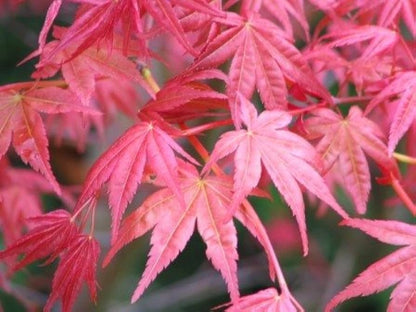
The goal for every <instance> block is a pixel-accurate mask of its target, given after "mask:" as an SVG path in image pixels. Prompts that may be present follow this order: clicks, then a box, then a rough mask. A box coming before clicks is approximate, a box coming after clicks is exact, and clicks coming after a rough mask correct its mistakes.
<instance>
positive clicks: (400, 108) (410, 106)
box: [365, 71, 416, 155]
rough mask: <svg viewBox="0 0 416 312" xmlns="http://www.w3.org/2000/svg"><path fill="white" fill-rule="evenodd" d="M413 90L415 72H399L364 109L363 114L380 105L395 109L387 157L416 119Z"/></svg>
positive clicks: (415, 86)
mask: <svg viewBox="0 0 416 312" xmlns="http://www.w3.org/2000/svg"><path fill="white" fill-rule="evenodd" d="M415 88H416V71H404V72H399V73H397V74H396V75H394V76H393V77H392V80H391V81H390V83H389V84H388V85H387V86H386V87H385V88H384V89H383V90H381V92H380V93H378V94H377V95H376V96H375V97H374V98H373V99H372V100H371V102H370V103H369V104H368V106H367V108H366V111H365V113H369V112H370V111H371V110H372V109H374V108H375V107H376V106H378V105H380V104H382V103H383V105H390V106H392V107H396V110H395V113H394V114H393V118H392V122H391V126H390V134H389V142H388V152H389V155H391V154H392V153H393V151H394V149H395V148H396V146H397V144H398V142H399V140H400V139H401V138H402V137H403V135H404V134H405V133H406V131H407V130H408V129H409V127H410V126H411V124H412V122H413V120H414V119H415V117H416V105H415V95H414V93H415V90H416V89H415Z"/></svg>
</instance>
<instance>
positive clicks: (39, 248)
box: [0, 209, 78, 271]
mask: <svg viewBox="0 0 416 312" xmlns="http://www.w3.org/2000/svg"><path fill="white" fill-rule="evenodd" d="M28 221H29V222H30V223H32V224H33V225H34V226H33V228H32V229H31V230H30V231H29V232H28V233H27V234H25V235H24V236H23V237H22V238H20V239H18V240H17V241H16V242H14V243H13V244H12V245H11V246H9V247H8V248H7V249H5V250H3V251H0V259H4V258H6V257H10V256H15V255H19V254H25V256H24V257H23V258H22V259H21V260H20V261H19V262H18V263H17V264H16V265H14V266H13V268H12V271H17V270H19V269H21V268H23V267H24V266H26V265H28V264H30V263H32V262H33V261H36V260H39V259H42V258H46V257H47V256H49V259H48V261H47V262H52V261H53V260H54V259H55V258H56V257H58V256H59V254H60V253H61V252H62V251H64V250H65V249H66V248H68V246H69V245H70V244H71V242H72V241H73V239H74V238H75V236H76V234H77V233H78V229H77V227H76V226H75V224H74V223H73V222H72V221H71V215H70V214H69V213H68V212H67V211H65V210H62V209H60V210H55V211H52V212H49V213H47V214H44V215H40V216H37V217H33V218H30V219H29V220H28Z"/></svg>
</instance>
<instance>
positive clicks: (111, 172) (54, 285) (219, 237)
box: [0, 0, 416, 312]
mask: <svg viewBox="0 0 416 312" xmlns="http://www.w3.org/2000/svg"><path fill="white" fill-rule="evenodd" d="M32 2H33V1H32ZM45 2H46V1H42V3H45ZM46 4H47V5H49V7H48V9H45V10H44V11H45V12H44V24H43V27H42V28H41V30H40V31H39V36H38V40H37V43H36V45H37V47H36V49H35V51H32V53H30V54H29V55H28V56H27V57H26V58H25V59H23V60H22V63H25V62H27V61H29V60H32V61H33V60H36V64H35V66H34V68H33V72H32V74H31V77H32V79H33V80H32V81H24V82H12V81H10V82H9V83H7V84H5V85H3V86H0V229H1V231H2V241H3V243H4V249H3V250H2V251H0V260H1V261H2V262H3V263H4V267H3V269H4V272H0V281H1V283H0V287H1V288H2V289H4V291H6V292H9V293H13V291H12V286H11V284H9V283H8V279H11V278H12V277H11V275H12V273H14V272H15V271H17V270H20V269H22V268H23V267H26V266H27V265H30V264H32V263H33V262H38V261H46V262H44V264H50V263H52V262H54V261H56V260H58V265H57V269H56V272H55V275H54V277H53V280H52V281H51V293H50V296H49V299H48V300H47V301H46V300H45V301H46V302H45V305H44V311H52V309H53V307H54V305H55V304H56V303H57V302H58V301H60V302H61V306H62V310H63V311H64V312H69V311H73V310H74V305H75V302H76V300H77V298H78V295H79V293H80V291H81V289H82V286H83V284H86V286H87V287H88V289H89V292H90V297H91V300H92V301H94V302H96V301H97V298H98V292H97V288H98V289H99V288H100V287H97V285H98V284H100V281H99V278H98V281H97V276H99V275H97V268H100V269H98V270H101V266H103V267H106V266H107V265H108V264H109V263H110V262H111V261H112V259H113V258H115V257H116V254H118V252H119V251H120V250H121V249H123V248H124V247H125V246H126V245H127V244H130V243H131V242H132V241H133V240H136V239H138V238H140V237H142V236H144V235H145V234H146V233H148V232H151V238H150V245H151V247H150V251H149V255H148V260H147V263H146V267H145V269H144V272H143V275H142V276H141V278H140V279H139V282H138V284H137V287H136V290H135V291H134V292H133V295H132V299H131V301H132V302H135V301H137V300H139V299H140V298H141V297H142V295H143V294H144V293H145V291H146V290H147V289H148V287H149V286H150V285H151V283H152V282H153V281H154V280H155V279H156V278H157V277H158V276H159V274H161V273H162V271H163V270H165V269H166V267H168V266H169V265H171V263H172V262H173V261H174V260H175V259H176V258H178V256H179V255H180V253H181V252H182V251H183V250H184V248H185V247H186V245H187V243H188V242H189V241H190V239H191V237H192V235H193V234H194V232H198V234H199V236H200V237H201V239H202V241H203V242H204V244H205V245H206V251H205V255H206V258H207V259H208V261H209V262H210V263H211V264H212V266H213V267H214V269H215V270H217V271H218V272H219V275H221V277H222V278H223V280H224V283H225V285H226V287H227V290H228V293H229V296H230V301H229V302H228V303H224V304H223V305H221V306H218V307H217V309H225V310H226V311H230V312H232V311H279V312H294V311H304V308H303V303H302V302H298V300H297V299H296V296H295V294H296V289H292V287H291V286H289V285H290V283H288V282H287V281H286V279H285V276H284V268H283V269H282V267H281V266H280V264H279V262H278V259H277V256H276V254H275V252H274V248H273V246H272V243H271V240H270V239H269V237H268V234H267V231H266V226H265V224H264V223H265V220H262V219H261V218H260V217H259V215H261V213H260V210H261V208H260V207H257V206H256V205H253V202H254V201H253V202H252V201H251V199H252V198H253V197H261V198H262V200H270V198H271V196H270V193H271V192H270V191H271V190H273V193H275V192H274V191H277V194H278V195H276V196H277V197H280V198H281V199H282V202H283V203H284V205H287V206H288V207H289V209H287V210H286V211H289V213H291V214H293V216H294V220H296V222H297V227H298V230H299V237H300V241H301V243H302V249H303V250H302V251H303V254H304V256H307V255H308V251H309V241H310V240H309V239H308V230H307V226H306V224H307V216H310V218H314V216H313V215H312V216H311V214H307V213H306V211H307V210H308V209H309V206H313V205H312V204H311V203H312V202H317V201H319V202H318V205H320V206H321V207H323V206H328V207H330V208H331V209H332V210H329V211H328V213H327V214H328V215H329V216H328V219H330V218H332V219H331V220H336V221H335V222H340V223H341V224H342V225H347V226H349V227H351V228H353V229H356V230H360V231H362V232H364V233H366V234H368V235H370V236H372V237H375V238H376V239H378V240H380V241H381V242H384V243H388V244H393V245H398V246H403V247H402V248H401V249H399V250H397V251H395V252H393V253H391V254H390V255H388V256H386V257H384V258H383V259H381V260H378V261H377V262H375V263H374V264H372V265H370V266H369V267H368V268H367V269H366V270H365V271H364V272H363V273H361V274H360V275H359V276H358V277H357V278H355V279H354V280H353V282H352V283H351V284H350V285H349V286H347V287H346V288H345V289H344V290H340V289H331V292H332V293H333V294H334V293H335V292H336V291H340V292H339V293H338V294H337V295H335V296H334V297H333V299H332V300H330V301H329V303H328V305H327V307H326V310H327V311H332V310H333V309H334V308H335V307H337V306H338V305H340V304H341V303H343V302H344V301H346V300H348V299H350V298H353V297H357V296H364V295H370V294H372V293H376V292H379V291H381V290H384V289H386V288H388V287H390V286H393V285H396V287H395V289H394V291H393V292H392V294H391V298H390V303H389V304H388V307H387V309H388V311H413V310H416V303H415V302H416V299H415V295H414V293H415V276H416V270H415V267H416V266H415V263H416V262H415V261H416V260H415V259H416V258H415V255H416V249H415V248H416V247H415V245H416V230H415V227H414V226H413V225H411V224H408V223H406V222H411V221H412V220H411V219H410V217H409V218H407V219H406V220H401V221H397V220H392V217H391V216H393V213H392V212H391V211H393V209H392V208H391V207H389V209H390V210H385V209H384V207H385V206H386V207H387V204H385V205H383V204H381V206H382V207H372V206H370V205H369V204H368V203H369V201H370V199H371V198H372V196H373V193H372V192H373V190H374V183H379V184H382V185H384V186H385V187H386V186H387V187H386V189H387V188H388V189H391V191H392V193H394V194H395V196H394V198H391V199H390V200H389V201H388V203H389V205H390V206H391V205H394V206H397V209H395V210H394V211H406V209H407V210H408V211H410V212H411V213H412V214H413V215H416V205H415V204H414V200H416V196H415V194H416V192H415V185H416V180H415V179H416V175H415V174H414V173H415V170H414V167H412V166H413V165H415V164H416V150H415V147H414V146H415V143H416V142H415V139H416V121H415V119H416V118H415V117H416V97H415V90H416V87H415V86H416V74H415V68H416V60H415V56H414V54H415V53H416V45H415V42H414V36H415V35H416V23H415V15H416V4H415V2H414V1H409V0H401V1H399V0H388V1H351V0H338V1H329V0H328V1H317V0H309V1H303V0H225V1H221V0H171V1H169V0H68V1H62V0H50V1H49V2H47V3H46ZM26 5H29V6H30V5H31V4H30V3H25V1H24V0H10V1H9V0H0V10H1V12H0V18H2V16H5V15H6V14H10V13H11V12H13V14H16V15H18V14H19V10H24V8H25V7H26ZM67 6H68V7H69V8H71V9H70V11H65V8H66V7H67ZM41 7H42V6H40V8H41ZM71 10H72V11H71ZM68 12H72V13H71V14H70V16H69V17H66V18H67V20H68V21H70V22H69V23H65V27H64V26H62V25H61V22H60V16H61V14H64V13H68ZM161 47H162V48H161ZM166 51H168V52H166ZM169 52H171V53H170V54H171V55H166V53H169ZM172 55H175V56H174V57H172ZM162 69H163V70H164V75H163V77H162V75H158V74H156V73H158V72H160V71H161V70H162ZM121 115H124V116H125V117H127V118H128V119H129V120H130V126H128V127H126V126H121V123H119V119H120V116H121ZM114 125H116V126H115V127H116V128H117V127H118V128H120V127H124V128H127V129H126V130H125V131H124V133H122V134H121V135H119V137H118V138H115V139H114V142H113V143H112V144H111V145H109V146H108V147H107V148H106V150H104V151H101V154H100V155H99V156H98V158H97V159H96V160H95V162H94V163H93V164H92V166H91V168H90V169H89V171H88V172H87V173H86V174H85V179H84V183H83V185H82V186H80V187H79V188H78V190H79V192H77V191H76V190H77V189H76V188H75V189H71V188H67V187H66V186H63V185H61V184H62V181H61V180H60V177H59V175H58V174H56V172H55V168H54V166H53V163H52V164H51V155H52V153H51V152H50V145H51V144H59V143H60V142H66V144H72V145H75V146H76V147H77V148H78V150H79V151H83V150H84V149H88V148H90V149H92V148H94V147H95V149H97V147H98V148H99V147H100V146H101V144H97V134H98V136H100V137H101V138H104V140H105V139H106V138H108V137H110V135H111V129H114V127H113V126H114ZM398 162H403V163H406V164H407V166H399V165H398ZM26 165H27V166H26ZM18 166H26V167H25V168H17V167H18ZM144 186H148V187H144ZM74 190H75V191H74ZM342 193H346V194H347V195H348V197H349V199H350V200H351V203H348V200H345V197H338V195H339V194H342ZM45 194H49V196H50V194H54V196H56V197H58V198H59V199H60V200H61V203H62V204H63V206H64V207H60V209H58V210H52V211H50V210H49V208H47V207H43V205H42V196H44V195H45ZM304 195H308V197H306V196H304ZM74 197H75V198H76V199H75V200H74ZM304 197H305V198H304ZM306 198H308V199H314V200H315V201H314V200H306ZM341 198H342V201H341ZM103 202H104V203H105V204H102V203H103ZM138 202H139V203H138ZM340 202H342V203H343V204H342V205H341V204H340ZM133 203H134V204H133ZM103 205H104V206H107V208H108V215H109V216H110V217H111V222H110V223H111V225H110V226H109V228H108V229H107V231H106V233H107V234H108V235H106V237H105V240H106V241H107V242H108V244H110V247H109V249H108V250H105V249H106V247H105V245H104V244H103V239H102V236H100V240H99V239H98V229H97V227H98V226H97V223H98V221H99V214H105V213H107V212H106V211H105V210H103V209H101V207H100V206H103ZM271 205H275V203H272V204H271ZM131 206H136V208H135V207H131ZM130 208H132V209H130ZM322 211H324V210H323V209H320V210H319V212H320V213H319V215H320V216H321V215H322V213H321V212H322ZM126 212H128V215H127V216H125V213H126ZM366 213H368V215H372V216H378V217H377V218H380V219H378V220H371V219H364V218H363V219H358V218H356V214H361V215H364V214H366ZM331 214H332V216H331ZM276 215H277V214H276ZM401 215H405V214H403V213H402V212H401ZM286 217H287V216H285V218H286ZM322 217H326V216H322ZM381 218H385V219H384V220H381ZM237 222H238V223H240V224H241V225H242V227H243V228H244V229H245V230H247V231H248V232H250V234H251V235H252V236H254V237H255V238H256V240H257V241H258V243H259V245H260V246H261V247H262V248H263V249H264V253H265V257H266V259H267V261H268V268H269V275H270V283H272V284H273V286H271V285H269V286H267V288H265V289H263V290H261V289H256V292H255V293H252V294H249V293H246V289H240V287H241V285H240V279H239V275H238V267H237V265H238V260H239V248H241V247H240V246H238V245H239V244H240V245H242V244H244V242H241V241H240V242H239V235H238V234H237V227H236V223H237ZM271 224H273V223H271ZM276 224H277V223H276ZM343 231H345V228H344V227H339V232H343ZM292 232H293V231H291V233H292ZM101 233H102V232H101ZM331 234H332V233H327V235H328V236H330V235H331ZM291 235H295V234H291ZM296 235H297V234H296ZM276 239H279V237H277V238H276V237H274V239H273V241H275V240H276ZM281 239H283V237H282V238H281ZM101 249H103V250H104V251H106V252H107V254H106V256H105V258H104V259H103V261H102V265H101V262H100V261H101V259H100V253H101ZM124 256H127V257H128V255H126V254H125V255H124ZM117 257H120V255H117ZM190 261H192V260H190ZM329 264H330V263H329ZM414 270H415V271H414ZM6 272H7V273H8V274H5V273H6ZM101 287H102V288H104V287H108V285H101Z"/></svg>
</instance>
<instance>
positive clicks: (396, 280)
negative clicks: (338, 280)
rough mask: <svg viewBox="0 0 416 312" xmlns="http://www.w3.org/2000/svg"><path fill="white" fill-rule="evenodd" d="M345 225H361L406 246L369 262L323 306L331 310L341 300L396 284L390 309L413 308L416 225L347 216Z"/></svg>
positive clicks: (374, 234)
mask: <svg viewBox="0 0 416 312" xmlns="http://www.w3.org/2000/svg"><path fill="white" fill-rule="evenodd" d="M343 224H344V225H348V226H350V227H353V228H357V229H360V230H362V231H364V232H365V233H367V234H368V235H370V236H372V237H374V238H376V239H378V240H379V241H381V242H384V243H387V244H392V245H396V246H405V247H402V248H401V249H399V250H397V251H395V252H393V253H392V254H390V255H388V256H386V257H384V258H383V259H381V260H379V261H377V262H376V263H374V264H372V265H370V266H369V267H368V268H367V269H366V270H365V271H363V272H362V273H360V275H359V276H358V277H357V278H355V279H354V281H353V282H352V283H351V284H350V285H348V286H347V287H346V288H345V289H344V290H342V291H341V292H340V293H338V294H337V295H336V296H335V297H334V298H332V300H331V301H330V302H329V303H328V305H327V306H326V309H325V311H331V310H333V309H334V308H335V307H336V306H337V305H339V304H340V303H342V302H343V301H345V300H347V299H350V298H353V297H357V296H368V295H370V294H373V293H377V292H379V291H382V290H384V289H386V288H388V287H390V286H392V285H395V284H398V285H397V286H396V288H395V289H394V291H393V292H392V294H391V295H390V303H389V306H388V308H387V311H389V312H396V311H414V310H415V309H416V286H415V283H416V275H415V273H414V267H415V266H416V226H414V225H409V224H406V223H403V222H399V221H392V220H389V221H382V220H365V219H349V220H345V221H343Z"/></svg>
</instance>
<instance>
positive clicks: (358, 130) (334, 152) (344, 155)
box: [305, 106, 395, 213]
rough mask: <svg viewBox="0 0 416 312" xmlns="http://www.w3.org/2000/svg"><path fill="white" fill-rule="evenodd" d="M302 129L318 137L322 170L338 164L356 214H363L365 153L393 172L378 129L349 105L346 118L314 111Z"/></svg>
mask: <svg viewBox="0 0 416 312" xmlns="http://www.w3.org/2000/svg"><path fill="white" fill-rule="evenodd" d="M305 128H306V130H307V131H308V132H309V135H310V136H311V137H312V138H317V137H322V139H321V140H320V142H319V143H318V145H317V146H316V149H317V151H318V152H319V153H320V155H321V156H322V159H323V160H324V165H325V169H324V170H325V171H327V170H329V169H330V168H331V167H332V166H333V165H334V163H335V162H337V163H338V166H339V168H340V170H341V172H342V174H343V176H344V184H343V186H344V187H345V189H346V190H347V191H348V192H349V193H350V194H351V197H352V199H353V201H354V204H355V207H356V210H357V212H358V213H365V211H366V207H367V200H368V195H369V192H370V188H371V181H370V170H369V167H368V163H367V160H366V158H365V154H367V155H368V156H370V157H371V158H372V159H373V160H374V161H376V162H377V164H378V165H379V166H380V167H381V168H384V169H386V170H387V171H390V170H395V169H394V164H393V162H392V161H391V160H390V158H389V157H388V154H387V148H386V145H385V143H384V142H383V133H382V132H381V130H380V129H379V127H378V126H377V125H376V124H375V123H374V122H372V121H371V120H370V119H368V118H366V117H364V116H363V113H362V111H361V110H360V109H359V108H358V107H356V106H353V107H351V109H350V111H349V114H348V116H347V117H346V118H343V117H342V116H341V115H339V114H337V113H335V112H333V111H331V110H329V109H318V110H315V111H314V112H313V117H311V118H308V119H307V120H306V121H305ZM364 153H365V154H364Z"/></svg>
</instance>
